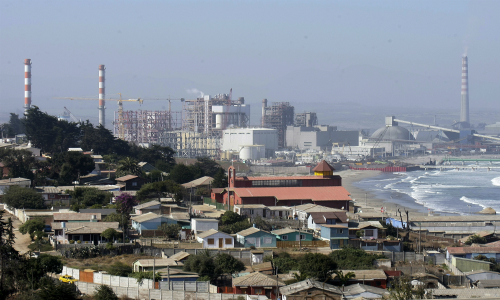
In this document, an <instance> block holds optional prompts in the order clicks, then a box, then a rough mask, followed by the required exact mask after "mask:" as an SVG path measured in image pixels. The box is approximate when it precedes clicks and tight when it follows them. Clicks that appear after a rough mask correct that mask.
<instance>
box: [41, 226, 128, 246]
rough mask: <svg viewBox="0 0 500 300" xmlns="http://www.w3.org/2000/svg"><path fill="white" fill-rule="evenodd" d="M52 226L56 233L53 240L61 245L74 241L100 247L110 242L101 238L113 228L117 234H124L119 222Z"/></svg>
mask: <svg viewBox="0 0 500 300" xmlns="http://www.w3.org/2000/svg"><path fill="white" fill-rule="evenodd" d="M63 224H64V226H65V227H64V228H63ZM51 226H52V230H53V231H54V237H53V238H52V240H55V241H57V242H59V243H61V244H68V243H69V241H70V240H73V241H75V242H77V241H81V243H84V244H94V245H98V244H101V243H106V242H108V241H107V240H106V239H105V238H103V237H102V236H101V233H103V232H104V231H105V230H106V229H109V228H113V229H115V230H116V231H117V232H120V233H121V232H122V231H121V230H119V229H118V222H73V223H66V222H65V223H63V222H53V223H52V224H51Z"/></svg>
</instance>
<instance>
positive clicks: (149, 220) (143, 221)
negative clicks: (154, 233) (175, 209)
mask: <svg viewBox="0 0 500 300" xmlns="http://www.w3.org/2000/svg"><path fill="white" fill-rule="evenodd" d="M131 220H132V228H134V229H135V230H136V231H137V232H138V233H139V234H142V231H143V230H156V229H158V227H159V226H160V225H161V224H177V221H176V220H174V219H171V218H167V217H164V216H161V215H157V214H155V213H151V212H150V213H147V214H142V215H139V216H135V217H132V218H131Z"/></svg>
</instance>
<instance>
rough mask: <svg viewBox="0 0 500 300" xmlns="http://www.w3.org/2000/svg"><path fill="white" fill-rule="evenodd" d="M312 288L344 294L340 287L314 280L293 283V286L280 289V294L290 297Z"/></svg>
mask: <svg viewBox="0 0 500 300" xmlns="http://www.w3.org/2000/svg"><path fill="white" fill-rule="evenodd" d="M311 288H316V289H319V290H324V291H327V292H330V293H334V294H339V295H342V292H341V291H340V289H339V288H338V287H336V286H334V285H331V284H328V283H323V282H319V281H316V280H312V279H306V280H303V281H299V282H296V283H292V284H289V285H287V286H285V287H282V288H280V293H281V294H283V295H285V296H288V295H292V294H295V293H298V292H300V291H304V290H308V289H311Z"/></svg>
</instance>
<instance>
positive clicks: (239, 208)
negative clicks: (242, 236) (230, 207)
mask: <svg viewBox="0 0 500 300" xmlns="http://www.w3.org/2000/svg"><path fill="white" fill-rule="evenodd" d="M234 212H235V213H237V214H238V215H240V216H247V217H249V218H251V219H253V218H255V217H261V218H266V216H267V213H268V212H267V206H265V205H263V204H247V205H235V206H234Z"/></svg>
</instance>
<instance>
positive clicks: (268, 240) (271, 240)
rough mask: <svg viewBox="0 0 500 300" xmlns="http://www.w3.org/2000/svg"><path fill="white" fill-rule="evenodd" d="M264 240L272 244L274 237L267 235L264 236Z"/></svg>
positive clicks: (265, 242)
mask: <svg viewBox="0 0 500 300" xmlns="http://www.w3.org/2000/svg"><path fill="white" fill-rule="evenodd" d="M263 242H264V244H271V243H272V242H273V239H272V238H270V237H266V238H264V241H263Z"/></svg>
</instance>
